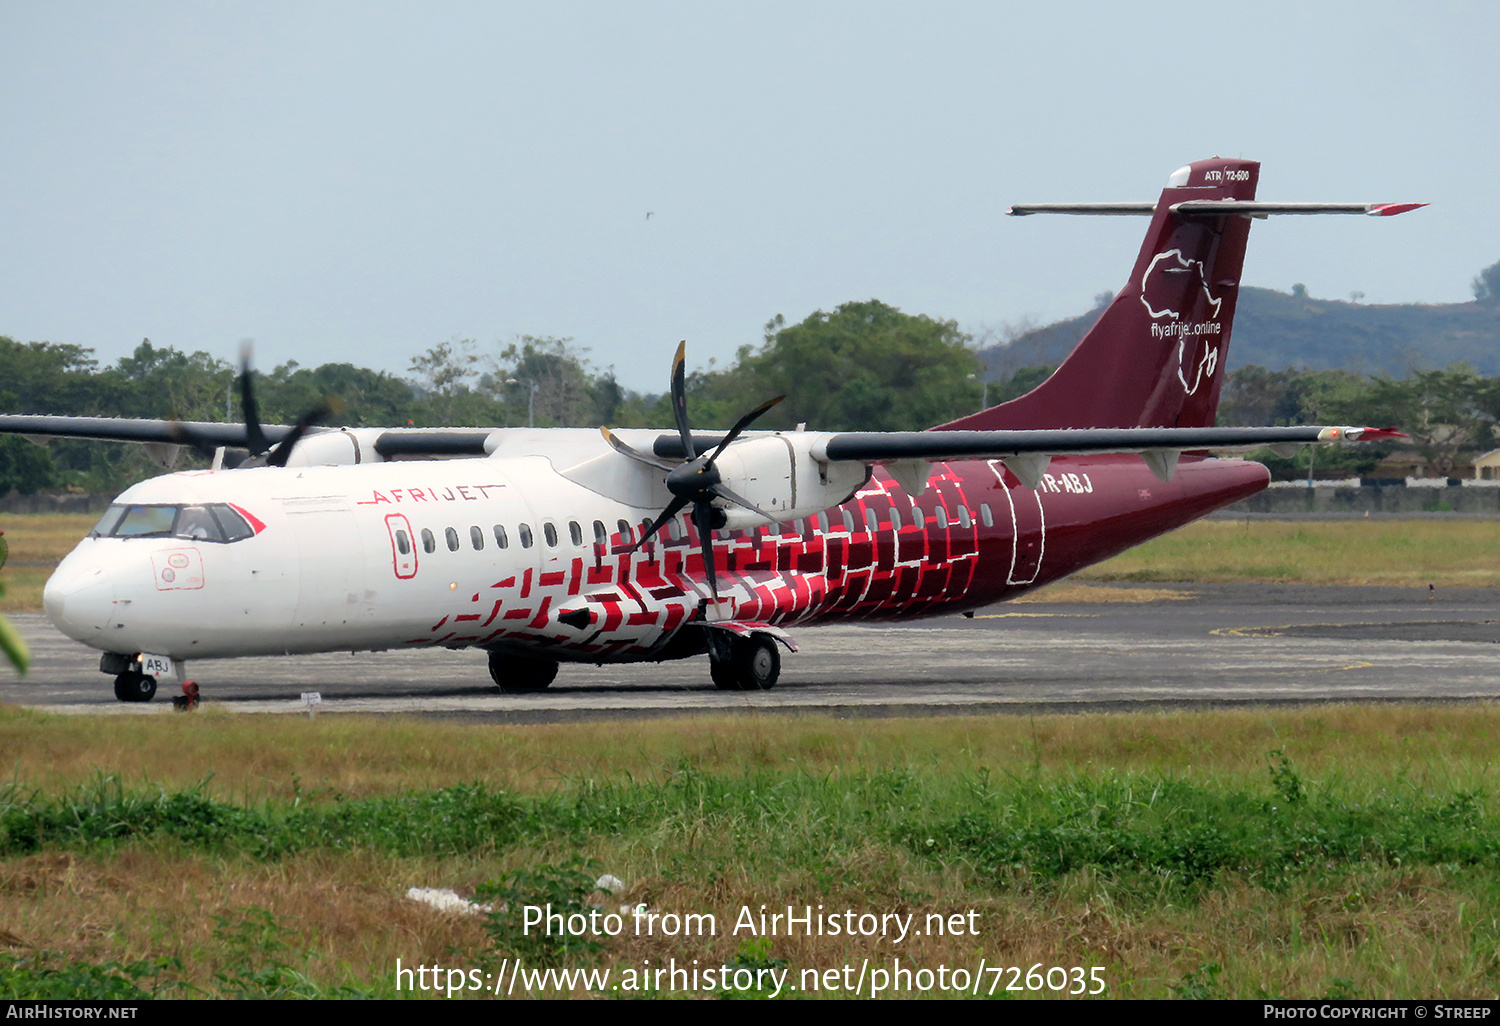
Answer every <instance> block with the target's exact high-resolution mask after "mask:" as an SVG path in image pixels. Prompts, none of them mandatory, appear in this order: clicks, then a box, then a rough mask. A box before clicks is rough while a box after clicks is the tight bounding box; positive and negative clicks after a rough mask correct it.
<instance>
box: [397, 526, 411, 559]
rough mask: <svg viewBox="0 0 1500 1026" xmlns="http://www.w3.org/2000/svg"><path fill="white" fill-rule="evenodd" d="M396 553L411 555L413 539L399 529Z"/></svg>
mask: <svg viewBox="0 0 1500 1026" xmlns="http://www.w3.org/2000/svg"><path fill="white" fill-rule="evenodd" d="M396 551H397V552H399V553H401V555H403V556H409V555H411V539H410V538H408V537H407V536H406V532H405V531H402V530H400V529H399V528H398V529H397V530H396Z"/></svg>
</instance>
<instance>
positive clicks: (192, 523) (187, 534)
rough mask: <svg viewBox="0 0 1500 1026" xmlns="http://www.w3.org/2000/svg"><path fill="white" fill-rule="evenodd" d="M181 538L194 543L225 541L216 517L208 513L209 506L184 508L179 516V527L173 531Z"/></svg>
mask: <svg viewBox="0 0 1500 1026" xmlns="http://www.w3.org/2000/svg"><path fill="white" fill-rule="evenodd" d="M172 533H173V534H174V535H176V536H177V537H179V538H190V539H192V540H193V541H215V542H221V541H223V540H224V532H223V531H222V530H220V528H219V524H218V522H217V521H215V520H214V515H213V514H212V513H210V512H209V511H208V507H207V506H184V507H182V511H181V512H179V513H178V514H177V526H176V528H175V529H174V530H173V531H172Z"/></svg>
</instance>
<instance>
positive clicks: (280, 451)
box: [266, 400, 335, 467]
mask: <svg viewBox="0 0 1500 1026" xmlns="http://www.w3.org/2000/svg"><path fill="white" fill-rule="evenodd" d="M334 406H335V403H334V402H333V401H332V400H324V401H323V402H321V403H319V404H318V405H316V406H314V407H313V408H312V409H310V410H308V411H307V412H306V413H304V414H303V415H302V417H301V419H300V420H298V421H297V423H296V424H294V425H293V426H292V430H291V431H288V432H287V434H286V437H285V438H283V439H282V440H281V441H279V442H277V443H276V448H274V449H272V450H271V451H270V452H269V453H268V454H267V455H266V466H268V467H284V466H286V461H287V460H289V459H291V458H292V450H293V449H295V448H296V447H297V443H298V442H300V441H302V436H303V435H305V434H307V429H308V428H310V427H312V426H313V425H314V424H316V423H317V422H318V421H320V420H323V419H324V418H326V417H328V416H331V415H332V414H333V412H334Z"/></svg>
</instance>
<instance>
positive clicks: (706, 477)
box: [600, 340, 786, 605]
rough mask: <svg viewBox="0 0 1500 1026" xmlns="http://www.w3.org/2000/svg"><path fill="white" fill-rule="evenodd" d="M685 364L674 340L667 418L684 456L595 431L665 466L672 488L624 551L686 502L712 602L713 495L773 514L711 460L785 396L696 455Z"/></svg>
mask: <svg viewBox="0 0 1500 1026" xmlns="http://www.w3.org/2000/svg"><path fill="white" fill-rule="evenodd" d="M686 364H687V342H686V341H685V340H684V341H682V342H680V343H678V345H677V356H676V357H675V358H674V359H673V360H672V417H673V419H674V420H675V421H676V422H677V433H678V434H679V435H681V436H682V448H683V451H684V452H686V453H687V459H686V460H685V461H683V462H682V463H676V464H674V463H670V462H668V461H666V460H661V459H658V458H657V457H656V456H655V455H652V454H648V453H643V452H640V451H638V450H637V449H635V448H633V447H632V446H630V445H628V444H626V443H625V442H624V441H622V440H621V439H619V438H618V437H616V436H615V434H614V433H613V432H611V431H610V430H609V428H600V430H601V431H602V432H603V433H604V440H605V441H606V442H608V443H609V444H610V446H611V447H612V448H613V449H614V450H615V451H616V452H618V453H620V454H621V455H622V456H628V457H629V458H630V459H633V460H635V461H636V462H637V463H644V464H646V465H647V466H649V467H655V468H656V469H657V470H664V471H666V473H667V490H668V491H669V492H671V493H672V501H671V502H670V503H668V504H667V508H666V509H664V510H662V513H661V516H659V517H657V518H656V521H655V522H654V523H652V525H651V526H650V527H648V528H647V529H646V531H645V533H644V534H642V535H641V537H640V539H639V540H638V541H637V542H636V543H635V544H634V545H632V546H631V547H630V550H629V551H634V550H636V549H638V548H640V547H641V546H642V545H644V544H646V542H648V541H650V540H651V537H652V536H653V535H655V534H656V532H657V531H659V530H661V528H662V527H663V526H664V525H665V524H666V523H667V522H668V521H669V520H671V519H672V518H673V517H675V516H676V515H677V514H678V513H681V512H682V511H683V510H684V509H686V508H687V507H688V506H692V507H693V514H692V516H693V527H694V528H696V529H697V531H698V539H699V541H701V542H702V544H703V566H704V568H705V569H706V570H707V572H708V589H709V591H710V592H711V593H712V594H713V597H714V603H715V605H717V604H718V601H719V581H718V575H717V573H716V571H715V567H714V543H713V533H714V531H716V530H718V529H719V528H721V527H723V526H724V524H725V523H726V518H725V516H724V511H723V510H722V509H720V508H719V507H717V506H715V505H714V504H713V502H714V500H715V499H724V500H726V501H728V502H732V503H734V504H735V505H737V506H743V507H745V508H746V509H749V510H753V511H754V512H756V513H759V514H760V515H761V516H763V517H765V518H766V519H767V520H774V519H775V517H773V516H772V515H771V514H769V513H767V512H766V511H765V510H762V509H760V508H759V507H758V506H756V505H755V504H754V503H753V502H751V501H750V500H749V499H746V498H745V497H743V496H741V495H739V494H738V493H736V492H735V491H734V490H733V489H731V488H730V487H729V486H728V485H726V484H725V483H724V481H723V479H722V478H721V477H720V476H719V469H718V467H717V466H716V465H715V464H716V462H717V461H718V458H719V455H720V454H721V453H722V452H723V451H724V450H725V449H726V448H727V447H728V446H729V443H731V442H733V441H734V440H735V439H736V438H738V437H739V436H740V434H741V432H743V431H744V430H745V429H746V428H748V427H749V426H750V425H751V424H753V423H755V421H756V419H757V418H758V417H760V415H761V414H763V413H765V412H766V411H767V410H769V409H770V408H771V407H773V406H775V405H776V404H777V403H779V402H781V401H782V400H783V399H785V398H786V396H784V395H778V396H777V397H776V398H775V399H769V400H767V401H766V402H763V403H761V404H760V405H759V406H757V407H756V408H755V409H753V410H751V411H750V412H749V413H747V414H745V415H744V416H743V417H741V418H740V419H739V420H737V421H735V424H734V427H732V428H730V429H729V433H728V434H727V435H725V436H724V438H723V439H722V440H721V441H720V442H719V444H718V446H717V447H716V448H715V449H714V451H713V452H711V453H706V454H704V455H699V454H698V451H697V449H696V448H694V446H693V432H692V429H691V427H690V426H689V424H688V415H687V380H686V378H687V376H686V371H685V367H686Z"/></svg>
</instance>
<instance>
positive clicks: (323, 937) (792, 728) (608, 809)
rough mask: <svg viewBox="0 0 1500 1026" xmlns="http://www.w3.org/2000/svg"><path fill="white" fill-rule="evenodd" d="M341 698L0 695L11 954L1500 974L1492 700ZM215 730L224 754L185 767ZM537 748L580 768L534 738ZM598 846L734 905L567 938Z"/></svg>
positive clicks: (1, 935) (373, 978)
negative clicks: (671, 921) (901, 935)
mask: <svg viewBox="0 0 1500 1026" xmlns="http://www.w3.org/2000/svg"><path fill="white" fill-rule="evenodd" d="M327 719H331V718H325V719H324V720H318V721H299V724H298V726H297V727H295V728H288V727H285V726H283V725H281V724H267V723H265V722H264V719H263V718H257V717H247V716H241V717H204V718H201V719H200V718H196V717H171V718H159V719H157V718H154V719H152V720H145V721H141V720H135V719H133V718H132V719H130V720H126V721H123V722H121V723H119V725H118V726H117V725H116V724H115V721H113V720H111V721H108V722H102V721H94V723H93V725H95V726H98V727H109V728H110V731H111V732H113V733H115V734H116V735H117V736H116V737H114V738H111V739H108V741H107V744H114V743H117V742H118V741H121V740H124V739H125V738H127V737H129V738H130V739H132V740H133V742H134V745H135V747H134V749H133V751H136V752H138V753H139V754H138V755H137V757H136V759H135V761H134V762H132V763H131V764H130V765H129V766H128V767H127V766H116V767H115V768H116V769H118V770H120V771H122V772H123V774H124V775H123V776H121V775H117V774H116V773H111V772H104V771H103V770H101V769H93V770H91V771H87V772H85V771H84V770H83V769H82V768H81V766H79V763H78V761H77V760H75V759H68V758H65V759H64V760H63V767H64V768H63V769H62V770H61V771H60V772H54V771H53V770H52V769H51V768H50V767H49V763H48V761H47V759H46V758H45V757H44V756H45V755H46V754H53V755H64V756H66V754H67V752H68V751H69V750H70V749H72V748H73V747H74V746H75V745H79V744H81V743H82V742H81V741H80V739H79V735H78V733H77V730H78V725H79V721H78V720H77V719H75V718H64V717H50V716H41V715H38V714H34V713H4V714H0V728H20V729H14V730H11V731H9V733H8V734H6V737H5V744H6V746H7V747H6V748H5V751H6V752H7V753H8V754H9V753H12V752H15V753H17V754H18V758H17V760H16V763H15V765H14V768H13V771H12V777H11V782H10V783H9V784H8V785H6V786H5V787H4V788H3V789H0V986H5V987H7V988H8V992H13V993H16V994H23V993H24V994H31V993H37V994H42V993H45V994H49V995H52V996H62V995H63V994H64V993H72V994H76V995H78V996H89V995H97V994H101V993H105V992H111V991H109V988H119V993H121V994H128V993H129V991H128V990H127V989H126V988H129V987H135V988H138V989H140V990H143V991H145V992H148V993H155V994H162V995H173V996H177V995H181V996H196V995H244V996H256V995H265V996H313V997H319V996H337V995H346V996H347V995H372V996H386V997H390V996H397V992H396V990H395V985H394V977H393V973H392V970H393V969H394V966H395V961H396V959H397V958H401V959H402V961H403V964H404V965H408V966H409V965H413V964H418V963H422V964H438V963H440V964H443V965H445V966H452V967H463V968H465V969H472V968H478V969H481V970H484V971H488V969H493V968H494V967H495V966H497V965H499V963H500V960H502V959H506V958H512V959H513V958H522V959H524V960H525V962H526V964H528V965H532V966H543V965H554V966H562V967H594V968H600V969H609V970H610V971H611V972H612V973H614V974H616V976H615V978H616V979H618V978H619V974H621V973H623V972H624V971H625V970H627V969H631V968H632V967H635V968H639V967H640V966H642V965H643V964H645V960H646V959H650V960H651V962H650V964H652V965H660V964H663V963H665V962H666V961H667V960H669V959H672V958H676V959H677V960H678V962H679V963H687V962H690V961H691V960H692V959H697V960H698V962H699V964H700V965H702V966H709V965H712V966H716V967H717V966H720V965H723V964H734V965H740V966H759V967H763V968H764V967H773V968H774V967H780V968H785V969H787V970H789V971H791V972H792V973H793V979H796V978H798V977H797V974H800V973H801V972H802V971H803V970H805V969H829V968H834V967H838V966H842V965H845V964H853V965H856V966H857V965H860V964H861V963H862V960H863V959H866V958H869V959H871V960H872V962H871V964H879V965H888V964H890V960H891V959H892V958H893V957H895V956H898V955H899V956H900V957H901V958H902V959H903V960H904V964H907V965H911V966H920V967H928V968H933V967H936V966H937V965H939V964H943V965H946V966H950V967H953V966H960V965H969V966H975V965H977V963H978V961H979V959H980V958H985V959H987V960H988V964H990V965H992V966H993V965H996V964H1000V963H1004V964H1006V965H1011V964H1015V965H1019V966H1021V967H1022V969H1023V973H1024V970H1025V969H1026V968H1029V967H1030V966H1032V965H1034V964H1038V963H1040V964H1042V965H1044V966H1053V965H1066V966H1073V965H1086V966H1095V965H1097V966H1100V967H1101V971H1102V973H1103V977H1104V979H1105V980H1106V981H1107V982H1108V987H1109V989H1108V993H1109V994H1110V995H1112V996H1128V997H1173V996H1183V997H1195V996H1196V997H1203V996H1210V997H1214V996H1217V997H1239V998H1257V997H1265V996H1281V997H1325V996H1361V997H1377V998H1378V997H1415V996H1423V997H1439V996H1441V997H1448V998H1456V997H1482V996H1486V995H1492V994H1493V993H1494V992H1495V990H1496V989H1497V988H1500V958H1497V953H1500V818H1497V811H1500V810H1497V807H1496V804H1495V798H1494V795H1495V783H1496V781H1495V765H1494V761H1493V754H1492V753H1493V752H1494V751H1495V746H1494V734H1495V728H1496V727H1497V726H1500V711H1497V710H1494V709H1490V708H1489V707H1474V706H1470V707H1465V708H1462V709H1459V708H1426V707H1389V706H1387V707H1381V708H1379V709H1359V708H1328V709H1312V710H1303V711H1298V712H1267V713H1246V712H1225V713H1198V714H1171V715H1161V716H1151V715H1122V716H1100V717H1061V716H1059V717H1038V718H1036V719H1034V720H1024V719H1019V718H1006V719H971V720H961V719H951V720H938V721H930V720H925V721H880V722H878V723H848V722H839V721H832V720H826V719H808V720H798V719H785V718H776V719H774V720H770V719H759V718H738V719H734V718H731V719H723V720H715V721H713V722H712V723H708V724H705V723H704V722H703V721H698V720H694V721H690V722H682V721H664V722H656V723H643V724H633V725H629V726H622V725H618V724H615V725H587V724H585V725H577V726H567V727H547V728H540V727H510V728H488V727H451V726H445V725H430V724H414V723H410V722H404V721H398V720H365V721H361V722H359V723H358V724H357V725H354V726H355V727H357V729H351V724H350V723H348V722H344V723H331V722H325V720H327ZM195 732H197V733H201V734H202V735H203V740H204V742H206V743H207V746H208V748H213V749H218V750H219V752H220V754H219V755H218V756H217V758H214V757H210V758H209V761H210V762H217V763H218V764H220V765H222V766H223V767H224V768H225V769H226V771H228V772H226V775H225V776H224V777H220V776H214V777H213V778H211V779H207V780H205V779H203V778H202V777H199V778H198V779H196V780H191V779H187V778H186V776H185V774H187V773H188V772H189V770H190V769H192V768H194V764H195V763H196V762H197V761H198V757H197V756H195V755H194V754H193V746H192V745H191V744H189V743H188V742H189V740H190V739H191V738H192V736H193V734H194V733H195ZM601 732H602V733H601ZM610 732H613V733H614V735H615V736H614V739H613V741H612V742H609V741H606V740H605V738H606V737H607V735H608V734H609V733H610ZM4 733H6V732H5V731H0V734H4ZM278 738H279V739H278ZM251 746H258V747H260V748H263V749H264V748H275V749H280V750H281V751H282V752H283V753H284V754H285V756H286V757H287V758H288V760H289V761H292V762H302V763H303V764H304V765H305V766H308V767H315V766H321V765H328V764H330V763H329V762H328V761H326V760H327V755H326V753H328V752H331V751H334V750H336V751H338V753H339V758H338V760H334V762H340V763H342V764H351V765H362V764H366V763H376V762H382V761H383V762H385V763H387V764H389V766H390V773H389V774H388V775H385V776H379V777H377V779H376V780H375V781H374V782H373V786H364V787H356V788H352V789H346V788H344V787H341V786H338V785H336V784H333V783H331V782H328V781H320V782H319V783H318V784H317V785H315V786H308V785H306V784H303V783H302V782H301V781H300V780H298V779H297V778H296V777H295V776H293V777H291V778H290V779H281V778H279V777H278V776H276V775H277V774H280V773H281V772H282V770H281V769H279V768H276V767H274V766H272V765H271V764H269V763H263V764H262V765H261V767H260V769H261V770H262V771H267V772H269V773H271V774H272V776H270V777H265V778H259V779H257V778H255V777H253V776H247V775H243V774H241V775H238V776H237V775H236V774H235V773H234V772H233V764H234V763H235V762H236V761H237V759H238V756H237V754H236V753H238V752H239V751H241V750H242V749H246V748H248V747H251ZM424 746H425V747H424ZM449 748H451V749H453V754H452V756H451V761H450V762H449V763H448V764H447V766H446V769H445V770H444V773H448V774H452V773H454V772H459V773H465V772H467V773H470V774H471V775H469V776H467V777H466V778H462V779H465V780H466V782H462V783H455V782H452V780H451V779H450V781H448V782H444V783H440V784H437V786H434V781H433V775H432V773H431V771H430V770H429V769H428V767H426V766H424V765H422V764H421V762H422V758H421V755H420V754H419V753H421V752H422V751H428V752H431V751H435V750H445V749H449ZM163 751H171V752H173V753H174V756H173V758H171V759H162V758H161V756H160V754H159V753H161V752H163ZM544 754H545V756H546V757H547V758H548V759H550V767H551V768H550V769H548V770H547V771H545V772H538V771H537V764H536V762H535V761H534V760H535V759H536V758H537V757H539V756H543V755H544ZM67 767H75V768H67ZM563 767H566V768H563ZM198 768H201V767H198ZM598 872H610V873H613V874H615V875H617V876H619V877H621V878H622V879H623V880H625V881H626V884H627V890H626V891H625V892H624V893H623V894H621V895H617V896H615V897H612V898H609V899H607V902H608V903H607V904H606V906H605V907H606V908H607V909H614V908H618V907H619V904H620V903H622V902H628V903H630V904H632V905H634V904H636V903H645V904H646V905H647V906H648V907H649V908H650V909H652V910H654V911H657V912H661V913H666V912H676V913H679V914H685V913H689V912H696V913H704V914H712V915H714V916H716V917H717V920H718V923H719V930H718V931H717V932H716V933H715V934H714V935H713V936H703V937H684V936H677V937H662V936H659V935H658V936H650V937H643V936H634V935H632V934H630V932H629V931H627V932H626V934H624V935H622V936H619V937H603V938H590V937H585V938H581V939H579V938H572V939H566V941H565V942H562V943H558V942H556V939H555V938H554V939H552V940H548V939H546V938H538V936H537V935H535V934H534V933H532V934H527V933H526V932H525V931H524V930H522V929H520V926H519V924H518V922H517V920H516V914H517V909H518V907H519V906H522V905H524V904H526V903H528V902H533V903H537V904H541V903H549V902H550V903H552V904H553V905H554V906H555V907H556V908H559V909H561V908H574V909H577V910H582V909H587V908H588V906H589V903H590V902H593V901H600V902H603V901H605V900H606V899H604V898H603V896H602V895H597V894H590V893H588V892H589V891H590V890H591V887H590V885H589V883H588V881H589V880H590V879H592V877H593V876H594V875H595V874H597V873H598ZM413 885H420V886H445V887H455V888H457V889H459V890H460V891H461V892H464V893H479V894H481V895H489V896H491V898H490V900H497V901H500V902H502V903H503V904H504V905H505V909H504V911H502V912H499V913H496V914H495V915H493V916H491V917H489V920H488V921H486V918H485V917H482V916H475V917H464V916H451V915H446V916H445V915H443V914H441V913H436V912H433V911H431V910H428V909H426V908H425V907H423V906H420V905H416V904H415V903H412V902H409V901H407V900H406V899H405V898H404V897H403V895H404V893H405V890H406V888H407V887H409V886H413ZM762 904H764V905H766V906H767V908H768V909H772V910H775V909H782V908H785V906H787V905H789V904H790V905H794V906H796V907H798V908H801V907H802V906H804V905H809V904H810V905H814V906H816V905H818V904H822V905H824V906H825V908H826V909H829V910H843V909H850V910H855V911H857V912H874V913H883V912H895V913H902V914H906V913H910V914H913V915H915V916H916V917H917V921H919V922H925V921H926V920H925V917H926V916H927V915H929V914H930V915H936V916H941V917H948V916H952V915H954V914H958V915H960V917H963V916H964V915H965V914H966V913H967V912H969V911H973V912H974V913H975V922H976V923H977V927H978V936H964V935H960V936H944V937H937V936H924V937H920V938H913V939H909V940H908V941H907V942H906V943H905V944H902V945H895V944H893V943H892V942H890V941H877V940H874V939H866V938H860V937H855V938H848V937H827V936H824V937H786V936H778V937H772V938H765V937H755V936H747V935H744V934H743V933H741V934H735V933H734V932H732V929H731V927H732V924H733V923H734V922H735V920H736V917H737V916H738V914H739V910H740V909H741V908H742V907H744V906H748V907H750V908H751V909H758V908H759V906H760V905H762ZM574 941H578V942H577V943H574ZM7 944H9V945H10V946H9V947H7V946H6V945H7ZM486 967H488V969H486ZM6 974H9V976H7V975H6ZM1023 979H1024V976H1023ZM68 987H73V988H74V989H73V990H72V991H67V988H68ZM49 988H50V989H49ZM1002 994H1003V991H1002ZM789 996H803V995H800V994H792V995H789ZM1013 996H1048V995H1047V994H1046V993H1040V994H1038V993H1034V992H1027V991H1025V990H1024V988H1023V990H1022V991H1021V992H1018V993H1017V994H1015V995H1013Z"/></svg>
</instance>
